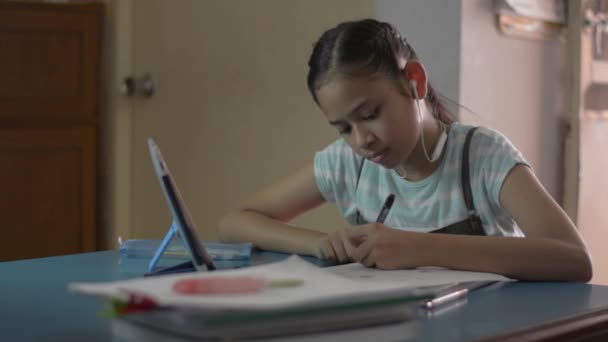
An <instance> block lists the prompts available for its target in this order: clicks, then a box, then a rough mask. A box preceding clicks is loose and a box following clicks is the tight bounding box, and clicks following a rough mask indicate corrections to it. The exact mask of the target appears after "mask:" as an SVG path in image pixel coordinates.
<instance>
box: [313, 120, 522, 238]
mask: <svg viewBox="0 0 608 342" xmlns="http://www.w3.org/2000/svg"><path fill="white" fill-rule="evenodd" d="M470 128H471V126H467V125H463V124H460V123H453V124H451V125H450V128H449V132H448V139H447V142H446V145H445V154H444V156H443V159H442V160H441V162H440V165H439V167H438V168H437V170H435V172H433V174H432V175H430V176H428V177H427V178H425V179H423V180H420V181H416V182H412V181H408V180H406V179H403V178H401V177H400V176H399V175H398V174H397V172H396V171H395V170H390V169H386V168H384V167H382V166H380V165H378V164H375V163H374V162H371V161H369V160H365V163H364V165H363V169H362V170H361V175H360V178H359V185H358V187H356V191H355V185H356V183H357V174H358V171H359V166H360V164H361V162H362V161H363V158H362V157H361V156H359V155H357V154H356V153H355V152H354V151H353V150H352V149H351V148H350V146H348V144H347V143H346V142H345V141H344V140H343V139H339V140H337V141H335V142H334V143H332V144H331V145H329V146H327V147H326V148H325V149H324V150H322V151H320V152H317V153H316V154H315V158H314V170H315V178H316V181H317V186H318V187H319V190H320V192H321V194H322V195H323V197H325V199H326V200H327V201H329V202H332V203H335V204H336V205H337V207H338V209H339V210H340V211H341V213H342V215H343V216H344V218H345V219H346V220H347V221H348V222H349V223H351V224H353V225H354V224H356V222H355V221H356V213H357V210H359V212H360V215H361V219H362V220H361V221H363V222H374V220H375V219H376V217H377V216H378V213H379V212H380V208H382V205H383V204H384V201H385V200H386V198H387V196H388V195H389V194H391V193H393V194H395V201H394V203H393V207H392V209H391V211H390V212H389V214H388V216H387V218H386V220H385V221H384V224H385V225H386V226H388V227H393V228H397V229H403V230H408V231H415V232H428V231H431V230H435V229H439V228H443V227H445V226H448V225H450V224H453V223H455V222H459V221H462V220H464V219H466V218H467V210H466V206H465V202H464V197H463V193H462V186H461V181H460V173H461V169H460V161H461V158H462V149H463V147H464V141H465V138H466V135H467V132H468V131H469V129H470ZM469 160H470V177H471V188H472V191H473V201H474V203H475V208H476V209H477V212H478V214H479V216H480V217H481V221H482V223H483V227H484V229H485V231H486V234H487V235H494V236H523V233H522V232H521V230H520V229H519V227H518V226H517V224H516V223H515V221H514V220H513V219H512V218H511V217H510V216H509V215H508V214H507V212H506V211H505V210H504V209H503V208H502V206H501V204H500V201H499V195H500V189H501V187H502V184H503V182H504V180H505V178H506V176H507V174H508V173H509V171H510V170H511V169H512V168H513V167H514V166H515V165H517V164H524V165H527V166H529V163H528V162H527V161H526V160H525V159H524V158H523V156H522V154H521V153H520V152H519V151H518V150H517V149H516V148H515V147H514V146H513V144H512V143H511V142H510V141H509V140H508V139H507V138H506V137H505V136H503V135H502V134H500V133H498V132H497V131H494V130H492V129H489V128H484V127H480V128H479V129H477V130H476V131H475V134H474V135H473V138H472V140H471V145H470V151H469Z"/></svg>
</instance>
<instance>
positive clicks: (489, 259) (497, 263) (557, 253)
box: [420, 234, 593, 282]
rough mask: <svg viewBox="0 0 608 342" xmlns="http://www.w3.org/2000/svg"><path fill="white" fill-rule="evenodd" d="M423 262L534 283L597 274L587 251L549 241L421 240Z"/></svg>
mask: <svg viewBox="0 0 608 342" xmlns="http://www.w3.org/2000/svg"><path fill="white" fill-rule="evenodd" d="M420 243H421V246H420V247H421V248H424V249H422V250H424V251H427V252H425V253H423V254H422V258H423V260H422V262H423V263H425V264H428V265H436V266H442V267H447V268H452V269H461V270H468V271H478V272H491V273H498V274H502V275H505V276H507V277H510V278H514V279H520V280H531V281H583V282H587V281H589V280H590V279H591V277H592V274H593V271H592V266H591V259H590V256H589V254H588V253H587V252H586V251H585V249H584V248H583V247H579V246H576V245H571V244H567V243H564V242H562V241H559V240H553V239H546V238H515V237H492V236H460V235H447V234H424V237H422V236H421V241H420Z"/></svg>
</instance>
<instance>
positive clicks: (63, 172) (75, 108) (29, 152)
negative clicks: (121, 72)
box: [0, 1, 102, 261]
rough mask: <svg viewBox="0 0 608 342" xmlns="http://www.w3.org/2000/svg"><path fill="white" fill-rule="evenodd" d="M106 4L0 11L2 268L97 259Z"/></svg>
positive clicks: (10, 6) (4, 5)
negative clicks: (58, 258) (49, 259)
mask: <svg viewBox="0 0 608 342" xmlns="http://www.w3.org/2000/svg"><path fill="white" fill-rule="evenodd" d="M101 24H102V7H101V5H100V4H95V3H91V4H69V3H61V4H49V3H36V2H6V1H3V2H0V189H1V190H0V191H1V192H0V193H1V195H0V220H1V221H0V225H1V228H0V229H1V231H2V234H1V235H0V261H4V260H13V259H22V258H33V257H44V256H53V255H62V254H70V253H79V252H87V251H94V250H96V248H97V245H96V244H97V240H98V239H97V234H98V229H97V227H98V209H97V207H98V202H99V201H98V198H97V197H98V192H99V191H98V189H99V187H98V183H99V182H98V167H99V152H98V150H99V146H100V144H99V140H100V96H99V89H100V84H99V83H100V68H99V64H100V61H99V55H100V45H101V37H100V29H101Z"/></svg>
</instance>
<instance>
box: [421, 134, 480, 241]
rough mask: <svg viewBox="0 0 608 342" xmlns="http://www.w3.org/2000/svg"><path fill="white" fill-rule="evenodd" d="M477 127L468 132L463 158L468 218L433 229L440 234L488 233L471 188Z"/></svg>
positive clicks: (464, 193) (462, 177) (462, 170)
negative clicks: (471, 152)
mask: <svg viewBox="0 0 608 342" xmlns="http://www.w3.org/2000/svg"><path fill="white" fill-rule="evenodd" d="M476 129H477V127H473V128H471V129H470V130H469V132H468V133H467V137H466V139H465V142H464V147H463V149H462V160H461V166H460V167H461V172H460V174H461V175H460V176H461V179H460V181H461V186H462V194H463V195H464V202H465V205H466V207H467V213H468V216H469V217H468V218H466V219H464V220H462V221H460V222H456V223H453V224H451V225H449V226H446V227H443V228H441V229H437V230H434V231H432V232H431V233H440V234H463V235H486V232H485V230H484V229H483V224H482V223H481V218H480V217H479V215H478V214H477V210H476V209H475V203H473V191H472V190H471V176H470V170H469V169H470V167H469V146H470V145H471V138H473V133H475V130H476Z"/></svg>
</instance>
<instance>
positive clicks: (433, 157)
mask: <svg viewBox="0 0 608 342" xmlns="http://www.w3.org/2000/svg"><path fill="white" fill-rule="evenodd" d="M410 86H411V88H412V89H411V90H412V94H413V95H414V100H415V101H416V108H417V109H418V119H419V120H420V122H421V123H422V109H421V108H420V96H419V95H418V82H416V80H415V79H413V78H411V79H410ZM439 126H440V127H441V135H439V139H438V140H437V144H435V148H434V149H433V153H431V156H430V157H429V154H428V152H427V151H426V145H425V144H424V130H421V131H420V134H421V138H422V149H423V150H424V156H425V157H426V159H427V160H428V161H429V162H435V161H437V160H438V159H439V157H440V156H441V152H443V148H444V147H445V143H446V141H447V139H448V135H447V132H446V131H447V130H446V129H445V127H444V126H443V124H442V123H441V122H439Z"/></svg>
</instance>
